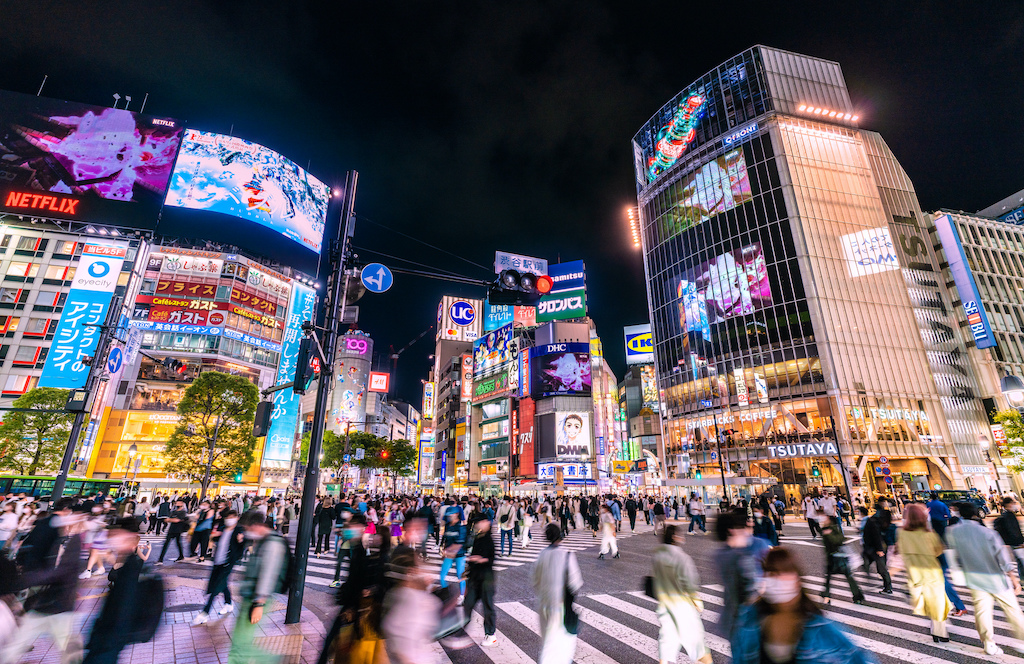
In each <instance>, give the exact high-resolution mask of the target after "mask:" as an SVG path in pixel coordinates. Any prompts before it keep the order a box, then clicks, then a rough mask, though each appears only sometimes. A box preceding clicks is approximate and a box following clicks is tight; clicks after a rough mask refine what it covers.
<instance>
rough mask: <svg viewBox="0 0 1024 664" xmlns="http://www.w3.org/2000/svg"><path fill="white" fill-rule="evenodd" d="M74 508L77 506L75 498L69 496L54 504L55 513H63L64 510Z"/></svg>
mask: <svg viewBox="0 0 1024 664" xmlns="http://www.w3.org/2000/svg"><path fill="white" fill-rule="evenodd" d="M74 506H75V499H74V498H70V497H68V496H64V497H63V498H60V499H59V500H57V502H56V503H54V505H53V511H54V512H63V511H64V510H69V509H71V508H72V507H74Z"/></svg>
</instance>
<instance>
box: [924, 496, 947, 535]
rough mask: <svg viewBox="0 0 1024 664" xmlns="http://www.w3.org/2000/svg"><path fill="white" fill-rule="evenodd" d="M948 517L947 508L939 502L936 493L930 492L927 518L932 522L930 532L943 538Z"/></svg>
mask: <svg viewBox="0 0 1024 664" xmlns="http://www.w3.org/2000/svg"><path fill="white" fill-rule="evenodd" d="M949 517H950V514H949V506H948V505H946V503H944V502H942V501H941V500H939V492H938V491H932V493H931V500H929V501H928V518H929V519H930V520H931V522H932V530H933V531H934V532H935V534H936V535H938V536H939V537H944V536H945V534H946V526H948V525H949Z"/></svg>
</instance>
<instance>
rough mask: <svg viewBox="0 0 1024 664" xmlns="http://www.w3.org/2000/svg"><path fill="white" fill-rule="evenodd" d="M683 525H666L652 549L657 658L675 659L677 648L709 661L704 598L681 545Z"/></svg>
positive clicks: (692, 565) (668, 660)
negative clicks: (656, 545) (656, 603)
mask: <svg viewBox="0 0 1024 664" xmlns="http://www.w3.org/2000/svg"><path fill="white" fill-rule="evenodd" d="M682 532H683V531H682V528H681V527H679V526H676V525H669V526H666V527H665V533H664V535H663V536H662V543H661V544H660V545H659V546H658V548H657V549H656V550H655V552H654V571H653V573H652V574H653V577H652V578H653V584H652V585H653V591H654V599H656V600H658V609H657V615H658V621H659V622H660V623H661V628H660V629H659V630H658V660H659V661H660V662H661V663H662V664H665V663H666V662H675V661H676V659H677V658H678V656H679V651H680V650H685V651H686V654H687V656H688V657H689V658H690V659H692V660H694V661H697V662H702V663H703V664H710V662H711V651H710V650H708V647H707V645H706V644H705V643H704V623H703V622H702V621H701V618H700V613H701V611H703V609H704V605H703V602H701V600H700V599H698V597H697V593H698V592H699V590H700V575H699V574H698V572H697V566H696V565H694V564H693V559H692V558H690V556H688V555H687V554H686V553H685V552H684V551H683V548H682V542H683V538H682Z"/></svg>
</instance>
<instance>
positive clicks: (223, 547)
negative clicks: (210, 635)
mask: <svg viewBox="0 0 1024 664" xmlns="http://www.w3.org/2000/svg"><path fill="white" fill-rule="evenodd" d="M217 534H218V539H217V545H216V547H215V548H214V550H213V569H212V570H211V571H210V582H209V583H208V584H207V585H206V592H207V594H209V596H210V597H209V598H208V599H207V600H206V605H205V606H204V607H203V610H202V611H200V612H199V614H198V615H197V616H196V619H195V622H194V623H193V624H195V625H201V624H203V623H205V622H209V620H210V611H211V610H212V609H213V600H215V599H216V598H217V595H223V596H224V606H223V607H221V609H220V614H221V615H225V614H228V613H231V612H232V611H234V609H235V605H234V603H233V602H232V601H231V589H230V588H229V587H228V579H229V578H230V576H231V570H233V569H234V567H235V565H236V564H237V563H238V561H239V560H241V559H242V552H243V551H244V550H245V545H244V544H245V532H244V531H243V530H242V529H241V528H239V527H238V513H237V512H235V510H232V509H229V510H227V511H225V512H224V530H222V531H219V532H218V533H217Z"/></svg>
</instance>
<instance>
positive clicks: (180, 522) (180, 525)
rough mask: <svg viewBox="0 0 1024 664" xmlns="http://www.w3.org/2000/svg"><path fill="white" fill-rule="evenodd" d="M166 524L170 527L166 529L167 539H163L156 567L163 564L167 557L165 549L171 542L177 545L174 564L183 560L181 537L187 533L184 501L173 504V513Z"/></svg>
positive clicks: (183, 551) (183, 552) (183, 550)
mask: <svg viewBox="0 0 1024 664" xmlns="http://www.w3.org/2000/svg"><path fill="white" fill-rule="evenodd" d="M167 522H168V523H169V524H171V525H170V526H169V527H168V528H167V537H165V538H164V546H163V548H162V549H160V559H159V560H157V561H156V564H157V565H163V564H164V556H165V555H167V547H168V546H170V544H171V540H174V543H175V544H177V545H178V557H177V558H176V559H175V560H174V562H176V563H180V562H181V561H182V560H185V548H184V547H183V546H182V545H181V535H182V533H186V532H188V513H186V512H185V501H184V500H181V499H179V500H178V502H176V503H175V504H174V511H173V512H171V513H170V516H168V517H167Z"/></svg>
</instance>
